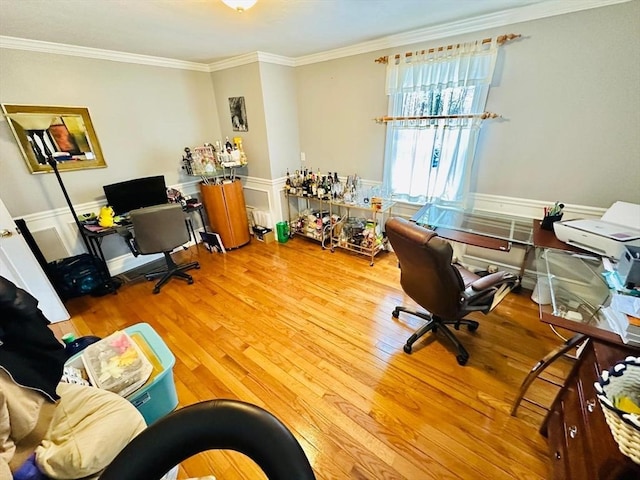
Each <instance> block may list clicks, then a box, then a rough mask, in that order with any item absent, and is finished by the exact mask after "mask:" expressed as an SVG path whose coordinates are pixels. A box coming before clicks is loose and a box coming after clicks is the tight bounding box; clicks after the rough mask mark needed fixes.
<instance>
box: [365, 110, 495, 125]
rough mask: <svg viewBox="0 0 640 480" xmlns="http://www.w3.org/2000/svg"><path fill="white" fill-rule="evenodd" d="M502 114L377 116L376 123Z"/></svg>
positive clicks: (491, 116) (484, 116)
mask: <svg viewBox="0 0 640 480" xmlns="http://www.w3.org/2000/svg"><path fill="white" fill-rule="evenodd" d="M498 117H500V115H498V114H497V113H493V112H483V113H468V114H464V115H425V116H419V117H377V118H374V120H375V121H376V123H388V122H397V121H403V120H447V119H452V118H479V119H481V120H486V119H487V118H498Z"/></svg>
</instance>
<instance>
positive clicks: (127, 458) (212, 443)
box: [100, 400, 316, 480]
mask: <svg viewBox="0 0 640 480" xmlns="http://www.w3.org/2000/svg"><path fill="white" fill-rule="evenodd" d="M211 449H224V450H235V451H237V452H240V453H243V454H245V455H247V456H248V457H249V458H251V459H252V460H253V461H255V462H256V463H257V464H258V466H259V467H260V468H262V471H263V472H264V473H265V474H266V475H267V478H269V479H270V480H291V479H296V480H315V478H316V477H315V475H314V473H313V469H312V468H311V465H310V464H309V460H308V459H307V457H306V455H305V453H304V451H303V450H302V447H301V446H300V444H299V443H298V441H297V440H296V438H295V437H294V436H293V435H292V434H291V432H290V431H289V429H288V428H287V427H286V426H285V425H284V424H283V423H282V422H280V420H278V419H277V418H276V417H274V416H273V415H272V414H271V413H269V412H267V411H266V410H263V409H262V408H260V407H257V406H255V405H251V404H249V403H245V402H241V401H239V400H209V401H206V402H201V403H196V404H195V405H190V406H187V407H184V408H182V409H180V410H177V411H175V412H173V413H171V414H169V415H168V416H166V417H164V418H163V419H161V420H158V421H157V422H156V423H154V424H153V425H151V426H150V427H149V428H147V429H146V430H144V431H143V432H142V433H140V434H139V435H138V436H137V437H135V438H134V439H133V440H132V441H131V443H129V444H128V445H127V446H126V447H125V448H124V449H123V450H122V451H121V452H120V453H119V454H118V456H117V457H116V458H115V459H114V460H113V462H111V464H110V465H109V466H108V467H107V468H106V469H105V471H104V472H103V473H102V475H101V476H100V480H139V479H141V478H144V479H147V480H155V479H159V478H160V477H162V476H163V475H164V474H165V473H166V472H168V471H169V470H171V468H173V467H174V466H175V465H177V464H178V463H180V462H182V461H183V460H186V459H187V458H189V457H191V456H193V455H195V454H197V453H199V452H203V451H205V450H211Z"/></svg>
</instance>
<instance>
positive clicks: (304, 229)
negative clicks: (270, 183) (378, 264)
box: [284, 191, 394, 266]
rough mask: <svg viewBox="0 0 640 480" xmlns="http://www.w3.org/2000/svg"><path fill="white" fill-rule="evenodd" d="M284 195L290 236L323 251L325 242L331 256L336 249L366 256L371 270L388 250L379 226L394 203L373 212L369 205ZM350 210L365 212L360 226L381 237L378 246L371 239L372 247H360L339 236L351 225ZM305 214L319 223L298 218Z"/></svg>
mask: <svg viewBox="0 0 640 480" xmlns="http://www.w3.org/2000/svg"><path fill="white" fill-rule="evenodd" d="M284 195H285V198H286V199H287V219H288V222H289V234H290V235H291V236H296V235H298V236H302V237H305V238H311V239H312V240H316V241H318V242H320V244H321V245H322V248H323V249H324V248H327V242H328V246H329V248H330V249H331V252H334V251H335V249H336V248H342V249H345V250H349V251H352V252H356V253H359V254H361V255H366V256H368V257H369V262H370V265H371V266H373V264H374V261H373V259H374V257H375V256H376V255H378V254H379V253H380V252H382V251H384V250H386V249H387V239H386V237H383V236H382V226H381V224H382V220H383V218H384V216H385V215H390V214H391V209H392V208H393V205H394V202H390V201H385V202H384V203H383V204H382V205H381V206H380V208H372V207H371V205H369V204H364V205H360V204H350V203H343V202H340V201H335V200H328V199H321V198H318V197H311V196H302V195H290V194H289V193H287V192H286V191H285V194H284ZM292 202H295V207H296V208H295V211H294V212H293V213H292V209H291V206H292ZM316 207H317V208H316ZM352 210H357V211H361V212H368V214H366V216H367V217H369V218H364V217H363V222H362V223H366V224H369V228H370V229H371V228H372V229H373V230H374V232H375V234H376V235H375V238H380V237H382V238H383V240H382V242H379V243H377V242H376V241H375V238H374V243H373V244H372V245H371V246H369V245H364V246H363V245H362V244H359V243H356V242H354V241H353V239H352V237H349V238H347V239H345V238H344V236H341V233H342V231H343V229H345V228H350V226H351V225H352V224H350V220H349V219H350V218H352V217H351V211H352ZM304 211H310V212H312V215H313V216H314V217H315V219H314V220H313V221H314V222H320V223H319V224H316V225H315V226H313V225H310V223H311V222H310V220H309V219H305V218H304V217H302V215H301V213H302V212H304ZM327 218H328V221H327ZM323 220H324V221H323ZM371 224H373V225H371ZM361 226H362V225H361ZM362 227H363V228H362V230H364V228H365V227H364V226H362Z"/></svg>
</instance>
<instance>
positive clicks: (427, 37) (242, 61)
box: [0, 0, 632, 72]
mask: <svg viewBox="0 0 640 480" xmlns="http://www.w3.org/2000/svg"><path fill="white" fill-rule="evenodd" d="M630 1H632V0H572V1H566V0H548V1H546V2H542V3H536V4H533V5H527V6H524V7H519V8H514V9H511V10H505V11H502V12H497V13H493V14H489V15H482V16H479V17H475V18H473V19H469V20H462V21H458V22H451V23H447V24H441V25H436V26H433V27H426V28H422V29H419V30H412V31H409V32H404V33H400V34H397V35H390V36H387V37H382V38H379V39H376V40H372V41H369V42H363V43H358V44H355V45H351V46H348V47H343V48H337V49H334V50H327V51H325V52H320V53H316V54H312V55H305V56H302V57H296V58H290V57H285V56H281V55H275V54H271V53H265V52H252V53H248V54H246V55H240V56H238V57H233V58H229V59H227V60H223V61H220V62H214V63H210V64H205V63H196V62H187V61H183V60H174V59H171V58H163V57H153V56H149V55H138V54H133V53H125V52H117V51H113V50H102V49H98V48H89V47H78V46H75V45H66V44H62V43H53V42H43V41H40V40H29V39H25V38H17V37H7V36H1V35H0V48H7V49H14V50H26V51H31V52H41V53H54V54H59V55H70V56H75V57H85V58H95V59H99V60H110V61H114V62H124V63H135V64H140V65H151V66H156V67H165V68H177V69H182V70H195V71H198V72H215V71H219V70H225V69H227V68H233V67H238V66H241V65H248V64H250V63H255V62H263V63H272V64H276V65H284V66H288V67H299V66H302V65H309V64H312V63H319V62H324V61H327V60H334V59H338V58H344V57H349V56H352V55H359V54H362V53H370V52H375V51H379V50H385V49H388V48H394V47H402V46H404V45H411V44H414V43H419V42H427V41H432V40H439V39H443V38H447V37H451V36H455V35H464V34H467V33H473V32H477V31H480V30H486V29H489V28H496V27H504V26H507V25H512V24H516V23H521V22H527V21H531V20H538V19H541V18H546V17H552V16H556V15H564V14H566V13H573V12H579V11H582V10H589V9H592V8H599V7H607V6H610V5H616V4H619V3H627V2H630Z"/></svg>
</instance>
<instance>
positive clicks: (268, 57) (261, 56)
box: [207, 52, 295, 72]
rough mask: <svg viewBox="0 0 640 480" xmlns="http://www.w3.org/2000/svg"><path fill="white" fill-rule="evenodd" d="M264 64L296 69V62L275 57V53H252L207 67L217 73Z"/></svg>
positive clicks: (291, 59)
mask: <svg viewBox="0 0 640 480" xmlns="http://www.w3.org/2000/svg"><path fill="white" fill-rule="evenodd" d="M255 62H262V63H274V64H276V65H285V66H287V67H294V66H295V60H294V59H293V58H289V57H283V56H282V55H274V54H273V53H266V52H252V53H247V54H245V55H240V56H238V57H233V58H228V59H226V60H222V61H220V62H214V63H210V64H209V65H207V68H208V71H209V72H217V71H219V70H226V69H227V68H233V67H240V66H242V65H248V64H250V63H255Z"/></svg>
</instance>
